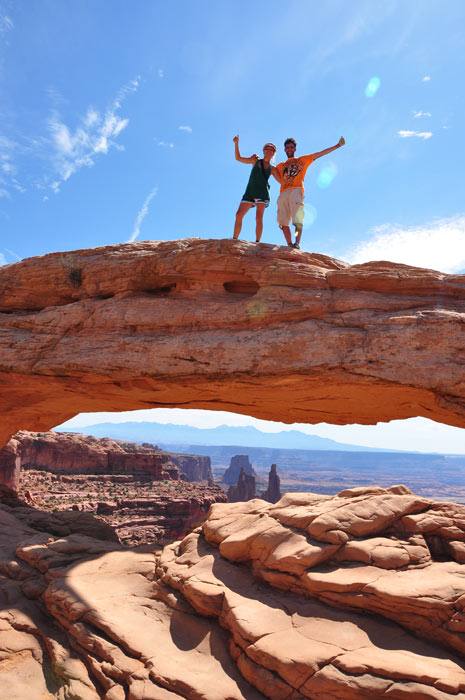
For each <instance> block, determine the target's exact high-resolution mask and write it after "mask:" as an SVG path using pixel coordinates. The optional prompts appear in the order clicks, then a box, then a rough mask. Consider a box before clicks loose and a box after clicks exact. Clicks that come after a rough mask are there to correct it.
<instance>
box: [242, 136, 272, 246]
mask: <svg viewBox="0 0 465 700" xmlns="http://www.w3.org/2000/svg"><path fill="white" fill-rule="evenodd" d="M233 141H234V151H235V156H236V160H238V161H239V162H240V163H248V164H250V165H253V168H252V172H251V173H250V177H249V182H248V183H247V187H246V190H245V192H244V196H243V197H242V201H241V203H240V204H239V208H238V210H237V212H236V221H235V223H234V234H233V238H234V239H235V240H237V239H238V238H239V234H240V232H241V228H242V219H243V218H244V216H245V215H246V214H247V212H248V211H249V209H251V208H252V207H256V219H255V220H256V226H255V243H260V239H261V237H262V233H263V213H264V211H265V209H266V207H267V206H268V204H269V203H270V194H269V191H268V190H269V187H270V186H269V184H268V180H269V179H270V175H271V173H272V171H273V170H276V169H275V168H274V167H273V166H272V165H271V159H272V158H273V156H274V154H275V153H276V146H274V145H273V144H272V143H265V145H264V146H263V158H259V157H258V156H257V154H256V153H254V154H253V155H252V156H250V158H243V157H242V156H241V154H240V153H239V136H235V137H234V138H233Z"/></svg>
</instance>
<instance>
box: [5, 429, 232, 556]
mask: <svg viewBox="0 0 465 700" xmlns="http://www.w3.org/2000/svg"><path fill="white" fill-rule="evenodd" d="M3 453H6V455H7V457H9V459H10V462H9V464H11V469H10V470H9V471H5V472H4V475H5V478H6V480H7V483H6V484H5V486H7V487H8V488H10V489H13V490H14V491H16V492H17V493H18V495H19V496H20V497H21V498H22V499H24V501H25V502H27V503H28V504H29V505H31V506H33V507H34V508H35V509H36V511H37V517H39V515H44V516H45V517H46V520H47V519H48V521H49V522H50V521H51V517H50V516H47V515H46V514H47V513H50V512H52V513H54V512H61V513H65V512H66V511H70V513H69V514H68V515H63V516H61V521H63V519H64V518H66V517H68V518H69V517H74V518H77V514H78V513H81V514H82V517H81V520H80V522H81V524H82V528H83V529H82V532H84V533H86V532H87V530H86V528H85V527H84V524H85V523H84V521H85V515H84V514H86V513H88V514H92V515H96V516H99V518H100V519H101V521H102V527H103V526H104V525H105V527H107V528H108V529H109V531H111V533H112V535H113V539H114V540H116V541H121V542H122V543H124V544H127V545H135V544H146V543H154V542H157V543H163V544H164V543H166V542H172V541H173V540H174V539H179V538H180V537H183V536H184V535H185V534H186V533H187V532H189V531H190V530H191V529H192V528H193V527H196V526H197V525H199V524H200V523H202V522H203V520H204V519H205V517H206V516H207V513H208V509H209V507H210V505H211V504H212V503H218V502H220V503H221V502H224V501H226V494H225V493H224V491H223V490H222V489H221V488H220V487H219V486H215V485H214V484H212V483H208V484H206V483H201V484H199V483H195V482H193V483H187V482H185V481H183V480H181V479H180V475H181V473H180V468H182V467H185V468H186V469H187V470H188V471H189V475H190V477H192V478H194V477H196V476H208V474H209V473H210V474H211V469H210V460H209V459H208V458H204V457H197V456H196V455H182V454H176V455H172V454H171V453H167V452H163V451H162V450H159V449H158V448H156V446H153V445H149V444H145V445H138V444H136V443H130V442H122V441H119V440H112V439H108V438H102V439H97V438H94V437H91V436H88V435H80V434H77V433H54V432H46V433H30V432H27V431H20V432H18V433H17V434H16V435H15V438H14V439H13V440H10V442H9V444H8V445H7V447H6V448H5V449H4V450H3ZM7 466H8V462H7ZM41 511H45V513H43V514H42V513H41ZM73 514H74V515H73ZM53 532H55V530H53ZM64 534H66V533H64Z"/></svg>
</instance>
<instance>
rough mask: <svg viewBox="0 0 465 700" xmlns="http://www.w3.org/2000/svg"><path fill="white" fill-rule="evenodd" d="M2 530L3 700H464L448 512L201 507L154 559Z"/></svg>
mask: <svg viewBox="0 0 465 700" xmlns="http://www.w3.org/2000/svg"><path fill="white" fill-rule="evenodd" d="M0 526H1V527H0V547H1V549H0V552H1V560H0V592H1V595H2V602H3V604H2V608H1V611H0V650H2V651H1V652H0V681H2V682H0V698H1V699H2V700H3V699H5V700H6V698H7V697H8V700H10V699H11V698H12V699H13V700H16V699H18V700H19V699H20V698H21V700H23V698H25V697H31V698H34V697H38V698H39V697H40V698H57V699H60V700H61V699H63V698H84V699H87V698H88V699H89V700H94V699H96V698H104V699H105V700H150V699H153V700H174V699H175V698H186V699H188V700H190V699H192V700H196V699H197V698H203V699H204V700H225V699H226V698H227V699H229V700H236V699H237V700H240V699H245V700H256V699H257V700H258V698H271V699H273V700H301V699H302V700H303V699H304V698H310V699H312V700H340V699H347V700H351V699H359V698H365V699H366V700H368V699H372V698H374V699H376V698H383V699H384V698H392V699H393V700H405V699H408V698H409V699H411V700H464V699H465V649H464V642H463V639H464V638H465V636H464V629H465V627H464V624H463V615H462V609H463V602H462V601H463V600H465V567H464V565H463V564H461V563H460V562H459V561H456V559H455V552H456V551H459V550H460V548H459V550H457V546H458V544H460V543H463V542H465V507H463V506H455V505H453V504H448V503H433V502H431V501H429V500H427V499H422V498H418V497H417V496H415V495H414V494H412V493H410V492H409V491H408V489H406V488H405V487H401V486H398V487H392V488H391V489H381V488H377V487H373V488H365V489H354V490H348V491H345V492H343V493H341V494H339V495H338V496H335V497H329V496H328V497H324V496H321V495H316V494H287V495H285V496H284V497H283V498H282V499H281V500H280V501H279V502H278V503H277V504H275V505H271V504H269V503H266V502H265V501H262V500H260V499H255V500H254V501H250V502H248V503H237V504H216V505H214V506H212V508H211V512H210V516H209V518H208V520H207V521H206V522H205V523H204V525H203V527H202V528H199V529H198V530H196V531H194V532H192V533H191V534H189V535H187V536H186V537H185V538H184V539H183V540H182V541H181V542H177V543H174V544H172V545H169V546H167V547H165V548H164V550H163V551H150V550H149V551H147V549H144V550H142V549H133V550H128V549H122V548H121V547H120V546H119V545H117V544H115V543H111V542H104V541H98V540H95V539H93V538H91V537H86V536H83V535H77V534H69V535H67V536H59V535H51V534H47V533H45V532H38V531H37V530H35V529H34V528H32V527H30V526H29V525H26V524H25V523H24V522H20V521H18V520H17V518H16V517H15V514H14V508H8V507H3V509H1V510H0ZM429 533H430V534H431V537H434V538H436V539H435V540H434V541H435V542H436V544H437V539H439V540H441V541H442V543H443V548H442V550H441V551H442V552H443V559H442V560H441V561H438V560H437V559H436V553H435V552H437V551H438V550H437V548H436V549H434V547H433V548H431V544H430V542H432V541H433V540H431V541H430V540H429V536H430V534H429ZM446 553H448V554H447V558H446ZM367 613H368V614H367ZM3 679H6V680H7V681H8V684H9V686H8V693H9V694H8V696H7V695H5V692H6V691H5V688H6V687H7V686H6V685H5V684H4V683H3Z"/></svg>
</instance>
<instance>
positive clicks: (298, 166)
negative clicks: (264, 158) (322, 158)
mask: <svg viewBox="0 0 465 700" xmlns="http://www.w3.org/2000/svg"><path fill="white" fill-rule="evenodd" d="M313 160H314V159H313V155H308V156H300V157H299V158H288V160H286V162H285V163H279V165H277V166H276V170H277V171H278V173H279V178H280V180H281V192H284V190H289V189H290V188H291V187H301V188H302V189H303V188H304V178H305V174H306V172H307V168H308V166H309V165H310V163H312V162H313Z"/></svg>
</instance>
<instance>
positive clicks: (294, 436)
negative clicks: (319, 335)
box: [66, 422, 402, 453]
mask: <svg viewBox="0 0 465 700" xmlns="http://www.w3.org/2000/svg"><path fill="white" fill-rule="evenodd" d="M66 431H67V432H75V433H84V434H87V435H94V436H95V437H111V438H115V439H116V440H130V441H133V442H150V443H153V444H156V445H159V446H160V447H162V448H167V449H172V446H176V448H180V447H182V446H183V445H184V446H189V447H190V446H195V445H212V446H220V445H221V446H236V447H240V448H245V447H262V448H274V449H287V450H323V451H343V452H397V453H398V452H402V450H388V449H377V448H373V447H363V446H361V445H347V444H345V443H342V442H336V441H335V440H329V439H327V438H322V437H318V436H317V435H307V434H306V433H302V432H300V431H298V430H283V431H281V432H279V433H264V432H262V431H261V430H257V429H256V428H253V427H251V426H247V427H231V426H227V425H221V426H219V427H218V428H205V429H204V428H193V427H191V426H188V425H173V424H171V423H170V424H165V423H136V422H128V423H98V424H96V425H86V426H84V427H82V428H73V429H69V428H67V430H66Z"/></svg>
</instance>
